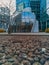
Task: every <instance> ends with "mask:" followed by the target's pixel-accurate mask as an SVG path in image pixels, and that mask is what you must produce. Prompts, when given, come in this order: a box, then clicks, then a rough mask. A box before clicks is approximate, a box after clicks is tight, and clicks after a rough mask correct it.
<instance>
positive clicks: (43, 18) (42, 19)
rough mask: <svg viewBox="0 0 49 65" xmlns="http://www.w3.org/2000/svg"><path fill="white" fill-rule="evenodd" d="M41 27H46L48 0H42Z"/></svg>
mask: <svg viewBox="0 0 49 65" xmlns="http://www.w3.org/2000/svg"><path fill="white" fill-rule="evenodd" d="M40 27H41V28H40V29H41V30H43V31H45V29H46V0H40Z"/></svg>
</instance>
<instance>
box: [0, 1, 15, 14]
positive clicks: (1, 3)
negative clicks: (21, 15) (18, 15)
mask: <svg viewBox="0 0 49 65" xmlns="http://www.w3.org/2000/svg"><path fill="white" fill-rule="evenodd" d="M10 2H11V3H10ZM9 3H10V7H9ZM15 4H16V0H0V6H3V7H5V6H8V7H9V8H10V10H11V14H12V13H13V12H14V11H15V10H16V7H15V6H16V5H15Z"/></svg>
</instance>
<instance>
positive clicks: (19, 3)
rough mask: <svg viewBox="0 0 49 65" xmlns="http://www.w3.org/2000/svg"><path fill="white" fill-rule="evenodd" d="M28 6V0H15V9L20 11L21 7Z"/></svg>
mask: <svg viewBox="0 0 49 65" xmlns="http://www.w3.org/2000/svg"><path fill="white" fill-rule="evenodd" d="M27 7H30V0H16V10H17V11H19V12H21V11H22V10H23V9H25V8H27Z"/></svg>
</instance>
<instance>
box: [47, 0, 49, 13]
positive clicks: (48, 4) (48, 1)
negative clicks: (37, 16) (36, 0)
mask: <svg viewBox="0 0 49 65" xmlns="http://www.w3.org/2000/svg"><path fill="white" fill-rule="evenodd" d="M48 7H49V0H47V8H48ZM47 13H48V14H49V10H48V11H47Z"/></svg>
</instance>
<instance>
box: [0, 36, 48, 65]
mask: <svg viewBox="0 0 49 65" xmlns="http://www.w3.org/2000/svg"><path fill="white" fill-rule="evenodd" d="M0 65H49V36H17V35H16V36H0Z"/></svg>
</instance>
